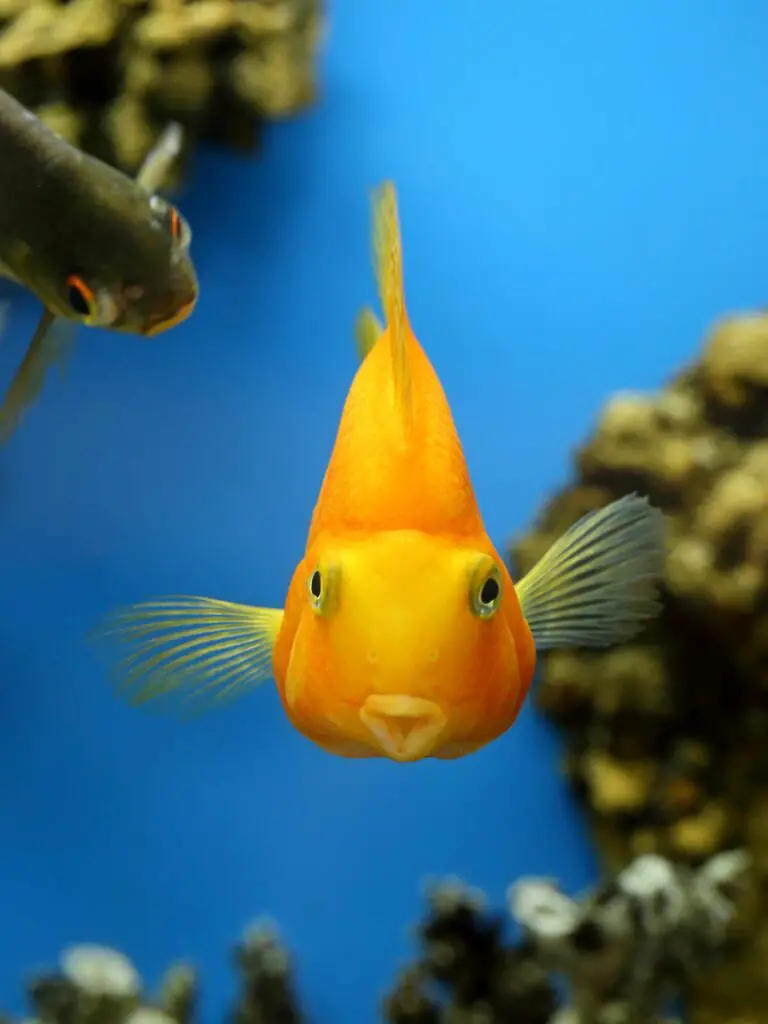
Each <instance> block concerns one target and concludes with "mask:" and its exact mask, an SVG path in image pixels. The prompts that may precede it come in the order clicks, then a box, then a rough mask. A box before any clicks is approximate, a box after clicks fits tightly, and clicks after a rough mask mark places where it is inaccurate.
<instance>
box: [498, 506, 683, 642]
mask: <svg viewBox="0 0 768 1024" xmlns="http://www.w3.org/2000/svg"><path fill="white" fill-rule="evenodd" d="M666 552H667V544H666V524H665V520H664V515H663V513H662V512H661V511H660V510H659V509H656V508H653V506H651V505H650V504H649V503H648V500H647V498H641V497H639V496H638V495H637V494H630V495H627V496H626V497H624V498H620V499H619V500H618V501H614V502H613V503H612V504H610V505H607V506H606V507H605V508H602V509H597V510H596V511H594V512H589V513H588V514H587V515H585V516H583V517H582V518H581V519H579V520H578V521H577V522H575V523H574V524H573V525H572V526H571V527H570V528H569V529H568V530H567V531H566V532H565V533H564V534H563V536H562V537H560V538H559V540H557V541H556V542H555V543H554V544H553V545H552V547H551V548H550V549H549V550H548V551H547V553H546V554H545V555H544V556H543V558H541V559H540V561H539V562H538V563H537V564H536V565H535V566H534V567H533V569H531V571H530V572H529V573H528V574H527V575H526V576H524V577H523V579H521V580H520V581H519V583H517V584H516V587H515V589H516V591H517V595H518V598H519V600H520V607H521V609H522V612H523V615H524V616H525V618H526V620H527V622H528V626H529V628H530V630H531V633H532V634H533V638H534V642H535V644H536V649H537V650H539V651H542V650H549V649H551V648H553V647H607V646H610V645H612V644H616V643H623V642H625V641H627V640H630V639H632V638H633V637H634V636H636V635H637V633H639V632H640V630H641V628H642V626H643V625H644V623H645V622H646V621H647V620H648V619H650V618H652V617H653V616H654V615H655V614H657V613H658V611H659V610H660V607H661V604H660V601H659V598H658V584H659V582H660V579H661V576H662V574H663V571H664V563H665V560H666Z"/></svg>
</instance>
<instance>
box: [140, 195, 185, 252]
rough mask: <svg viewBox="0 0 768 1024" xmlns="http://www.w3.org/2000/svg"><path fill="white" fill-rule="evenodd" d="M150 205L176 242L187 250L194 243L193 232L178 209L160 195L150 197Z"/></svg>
mask: <svg viewBox="0 0 768 1024" xmlns="http://www.w3.org/2000/svg"><path fill="white" fill-rule="evenodd" d="M149 205H150V207H151V208H152V211H153V212H154V213H155V214H157V216H158V217H159V219H160V220H161V221H162V222H163V224H164V225H165V227H166V228H167V230H168V232H169V234H170V236H171V238H172V239H173V240H174V242H176V243H178V245H180V246H182V247H183V248H185V249H186V248H187V247H188V246H189V243H190V242H191V241H192V231H191V229H190V227H189V224H188V223H187V222H186V220H185V219H184V217H182V215H181V214H180V213H179V211H178V210H177V209H176V207H175V206H172V205H171V204H170V203H169V202H167V201H166V200H165V199H163V197H162V196H158V195H153V196H150V197H149Z"/></svg>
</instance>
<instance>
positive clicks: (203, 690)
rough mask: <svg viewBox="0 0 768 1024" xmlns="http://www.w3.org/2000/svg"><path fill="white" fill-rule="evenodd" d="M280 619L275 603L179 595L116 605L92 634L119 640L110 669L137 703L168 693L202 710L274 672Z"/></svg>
mask: <svg viewBox="0 0 768 1024" xmlns="http://www.w3.org/2000/svg"><path fill="white" fill-rule="evenodd" d="M282 620H283V612H282V610H281V609H277V608H255V607H252V606H250V605H243V604H234V603H232V602H230V601H220V600H217V599H215V598H207V597H194V596H189V595H179V596H169V597H162V598H154V599H150V600H148V601H143V602H141V603H138V604H134V605H129V606H127V607H124V608H119V609H117V610H116V611H114V612H112V613H111V614H110V615H108V616H107V617H106V618H105V619H104V620H103V621H102V623H101V625H100V626H99V627H98V628H97V629H96V630H95V631H94V632H93V634H92V639H93V640H98V641H99V642H100V643H101V644H115V645H117V647H118V649H119V655H118V657H116V658H112V657H109V658H108V659H107V660H108V661H109V663H110V675H111V676H112V679H113V682H114V684H115V689H116V690H117V692H118V693H128V694H129V700H130V703H131V704H133V705H134V706H137V705H141V704H145V703H147V702H149V701H155V700H157V699H158V698H167V699H169V700H170V701H171V702H172V704H181V705H185V704H188V703H192V704H193V705H196V707H197V709H198V710H199V711H205V710H207V709H208V708H210V707H212V706H213V705H214V704H220V703H222V702H223V701H225V700H228V699H232V698H234V697H236V696H239V695H240V694H241V693H244V692H245V691H246V690H250V689H253V688H255V687H257V686H260V685H261V684H262V683H264V682H266V681H267V680H268V679H270V678H271V676H272V651H273V648H274V644H275V640H276V638H277V634H278V632H279V630H280V625H281V623H282Z"/></svg>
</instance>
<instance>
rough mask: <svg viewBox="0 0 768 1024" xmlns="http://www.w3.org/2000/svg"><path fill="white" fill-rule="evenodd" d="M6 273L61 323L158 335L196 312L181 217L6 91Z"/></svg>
mask: <svg viewBox="0 0 768 1024" xmlns="http://www.w3.org/2000/svg"><path fill="white" fill-rule="evenodd" d="M0 153H2V160H0V264H3V265H4V266H5V267H6V268H7V270H8V271H9V272H10V274H11V275H12V276H13V277H14V278H16V279H17V280H18V281H20V282H22V283H23V284H24V285H25V286H26V287H27V288H29V289H30V290H31V291H32V292H34V293H35V295H37V296H38V298H40V299H41V300H42V302H43V303H44V305H45V307H46V309H48V310H49V311H50V312H52V313H54V314H55V315H56V316H60V317H64V318H66V319H69V320H75V321H77V322H79V323H87V324H90V325H93V326H102V327H109V328H111V329H113V330H121V331H129V332H131V333H136V334H142V335H152V334H155V333H158V332H159V331H160V330H165V329H167V328H168V327H171V326H173V325H174V324H175V323H178V322H180V320H182V319H184V318H185V317H186V316H188V315H189V313H190V312H191V311H192V309H193V308H194V305H195V302H196V299H197V292H198V283H197V277H196V274H195V269H194V265H193V263H192V260H191V257H190V254H189V250H188V236H189V229H188V226H187V225H186V223H185V222H184V221H183V219H182V218H181V215H180V214H179V213H178V212H177V211H176V210H174V209H173V207H172V206H171V205H170V204H168V203H166V202H165V201H164V200H162V199H160V197H158V196H153V195H152V193H151V192H149V191H147V189H145V188H144V187H142V186H141V185H140V184H139V183H137V182H136V181H135V180H133V179H132V178H130V177H128V176H127V175H125V174H123V173H122V172H121V171H119V170H117V169H116V168H114V167H110V166H109V165H108V164H106V163H104V162H103V161H101V160H98V159H96V158H95V157H93V156H90V155H89V154H86V153H83V152H81V151H80V150H79V149H77V148H76V147H75V146H72V145H70V144H69V143H68V142H66V141H65V140H64V139H62V138H60V137H59V136H58V135H56V134H55V133H54V132H52V131H51V130H50V129H49V128H48V127H46V125H45V124H43V122H42V121H41V120H40V119H39V118H37V117H36V116H35V115H34V114H33V113H31V111H29V110H27V109H26V108H25V107H24V106H22V105H21V104H20V103H18V102H17V101H16V100H15V99H14V98H13V97H12V96H10V95H9V94H8V93H6V92H3V91H2V90H0Z"/></svg>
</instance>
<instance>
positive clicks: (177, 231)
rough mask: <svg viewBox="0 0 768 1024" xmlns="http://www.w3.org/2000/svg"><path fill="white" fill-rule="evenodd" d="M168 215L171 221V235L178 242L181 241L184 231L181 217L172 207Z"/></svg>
mask: <svg viewBox="0 0 768 1024" xmlns="http://www.w3.org/2000/svg"><path fill="white" fill-rule="evenodd" d="M168 215H169V217H170V219H171V234H172V235H173V238H174V240H175V241H176V242H179V241H181V236H182V233H183V229H182V226H181V217H180V216H179V214H178V211H177V210H176V208H175V207H173V206H171V207H170V208H169V211H168Z"/></svg>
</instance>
